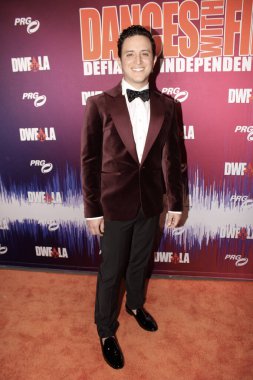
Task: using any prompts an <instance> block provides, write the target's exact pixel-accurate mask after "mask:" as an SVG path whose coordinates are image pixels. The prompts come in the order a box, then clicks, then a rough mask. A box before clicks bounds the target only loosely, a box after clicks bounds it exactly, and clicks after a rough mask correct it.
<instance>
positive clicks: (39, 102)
mask: <svg viewBox="0 0 253 380" xmlns="http://www.w3.org/2000/svg"><path fill="white" fill-rule="evenodd" d="M22 100H33V101H34V102H33V105H34V107H42V106H44V104H45V103H46V101H47V97H46V95H40V94H39V93H38V92H24V93H23V97H22Z"/></svg>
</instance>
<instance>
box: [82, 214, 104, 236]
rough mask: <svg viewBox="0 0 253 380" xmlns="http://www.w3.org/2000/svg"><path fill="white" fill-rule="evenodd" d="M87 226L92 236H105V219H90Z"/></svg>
mask: <svg viewBox="0 0 253 380" xmlns="http://www.w3.org/2000/svg"><path fill="white" fill-rule="evenodd" d="M86 225H87V227H88V229H89V231H90V233H91V234H92V235H99V236H103V234H104V229H105V227H104V218H97V219H88V220H86Z"/></svg>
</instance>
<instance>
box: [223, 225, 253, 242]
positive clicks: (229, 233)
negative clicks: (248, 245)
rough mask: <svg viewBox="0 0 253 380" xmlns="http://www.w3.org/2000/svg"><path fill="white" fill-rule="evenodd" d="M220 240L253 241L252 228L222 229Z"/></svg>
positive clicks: (229, 227)
mask: <svg viewBox="0 0 253 380" xmlns="http://www.w3.org/2000/svg"><path fill="white" fill-rule="evenodd" d="M220 238H222V239H223V238H229V239H241V240H246V239H253V231H252V230H251V229H250V227H231V226H226V227H221V228H220Z"/></svg>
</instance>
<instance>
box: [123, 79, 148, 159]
mask: <svg viewBox="0 0 253 380" xmlns="http://www.w3.org/2000/svg"><path fill="white" fill-rule="evenodd" d="M128 88H129V89H130V90H134V91H143V90H147V89H148V88H149V84H147V85H146V86H144V87H142V88H139V89H136V88H134V87H133V86H131V85H130V84H128V83H127V82H126V81H125V79H124V78H123V79H122V95H125V98H126V104H127V109H128V112H129V116H130V120H131V124H132V128H133V136H134V141H135V146H136V151H137V156H138V159H139V162H141V159H142V154H143V151H144V146H145V142H146V138H147V134H148V127H149V121H150V100H148V101H146V102H143V100H141V98H135V99H134V100H132V101H131V102H129V100H128V97H127V92H126V90H127V89H128Z"/></svg>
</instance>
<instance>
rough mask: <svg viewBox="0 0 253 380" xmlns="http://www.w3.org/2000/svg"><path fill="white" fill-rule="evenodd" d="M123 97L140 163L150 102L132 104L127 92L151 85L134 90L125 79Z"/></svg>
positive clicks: (137, 99) (146, 87)
mask: <svg viewBox="0 0 253 380" xmlns="http://www.w3.org/2000/svg"><path fill="white" fill-rule="evenodd" d="M121 85H122V95H124V96H125V99H126V104H127V109H128V112H129V116H130V120H131V124H132V128H133V136H134V141H135V145H136V151H137V156H138V160H139V162H141V159H142V155H143V151H144V146H145V142H146V138H147V134H148V127H149V121H150V100H148V101H146V102H144V101H143V100H141V98H139V97H138V98H135V99H134V100H132V101H131V102H129V100H128V97H127V92H126V90H127V89H128V88H129V89H130V90H134V91H143V90H146V89H148V88H149V84H148V83H147V84H146V86H144V87H142V88H138V89H137V88H134V87H133V86H131V85H130V84H129V83H127V82H126V80H125V79H124V78H123V79H122V82H121ZM173 213H175V214H182V213H181V212H180V211H173ZM99 218H102V216H97V217H95V218H86V219H87V220H91V219H99Z"/></svg>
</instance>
